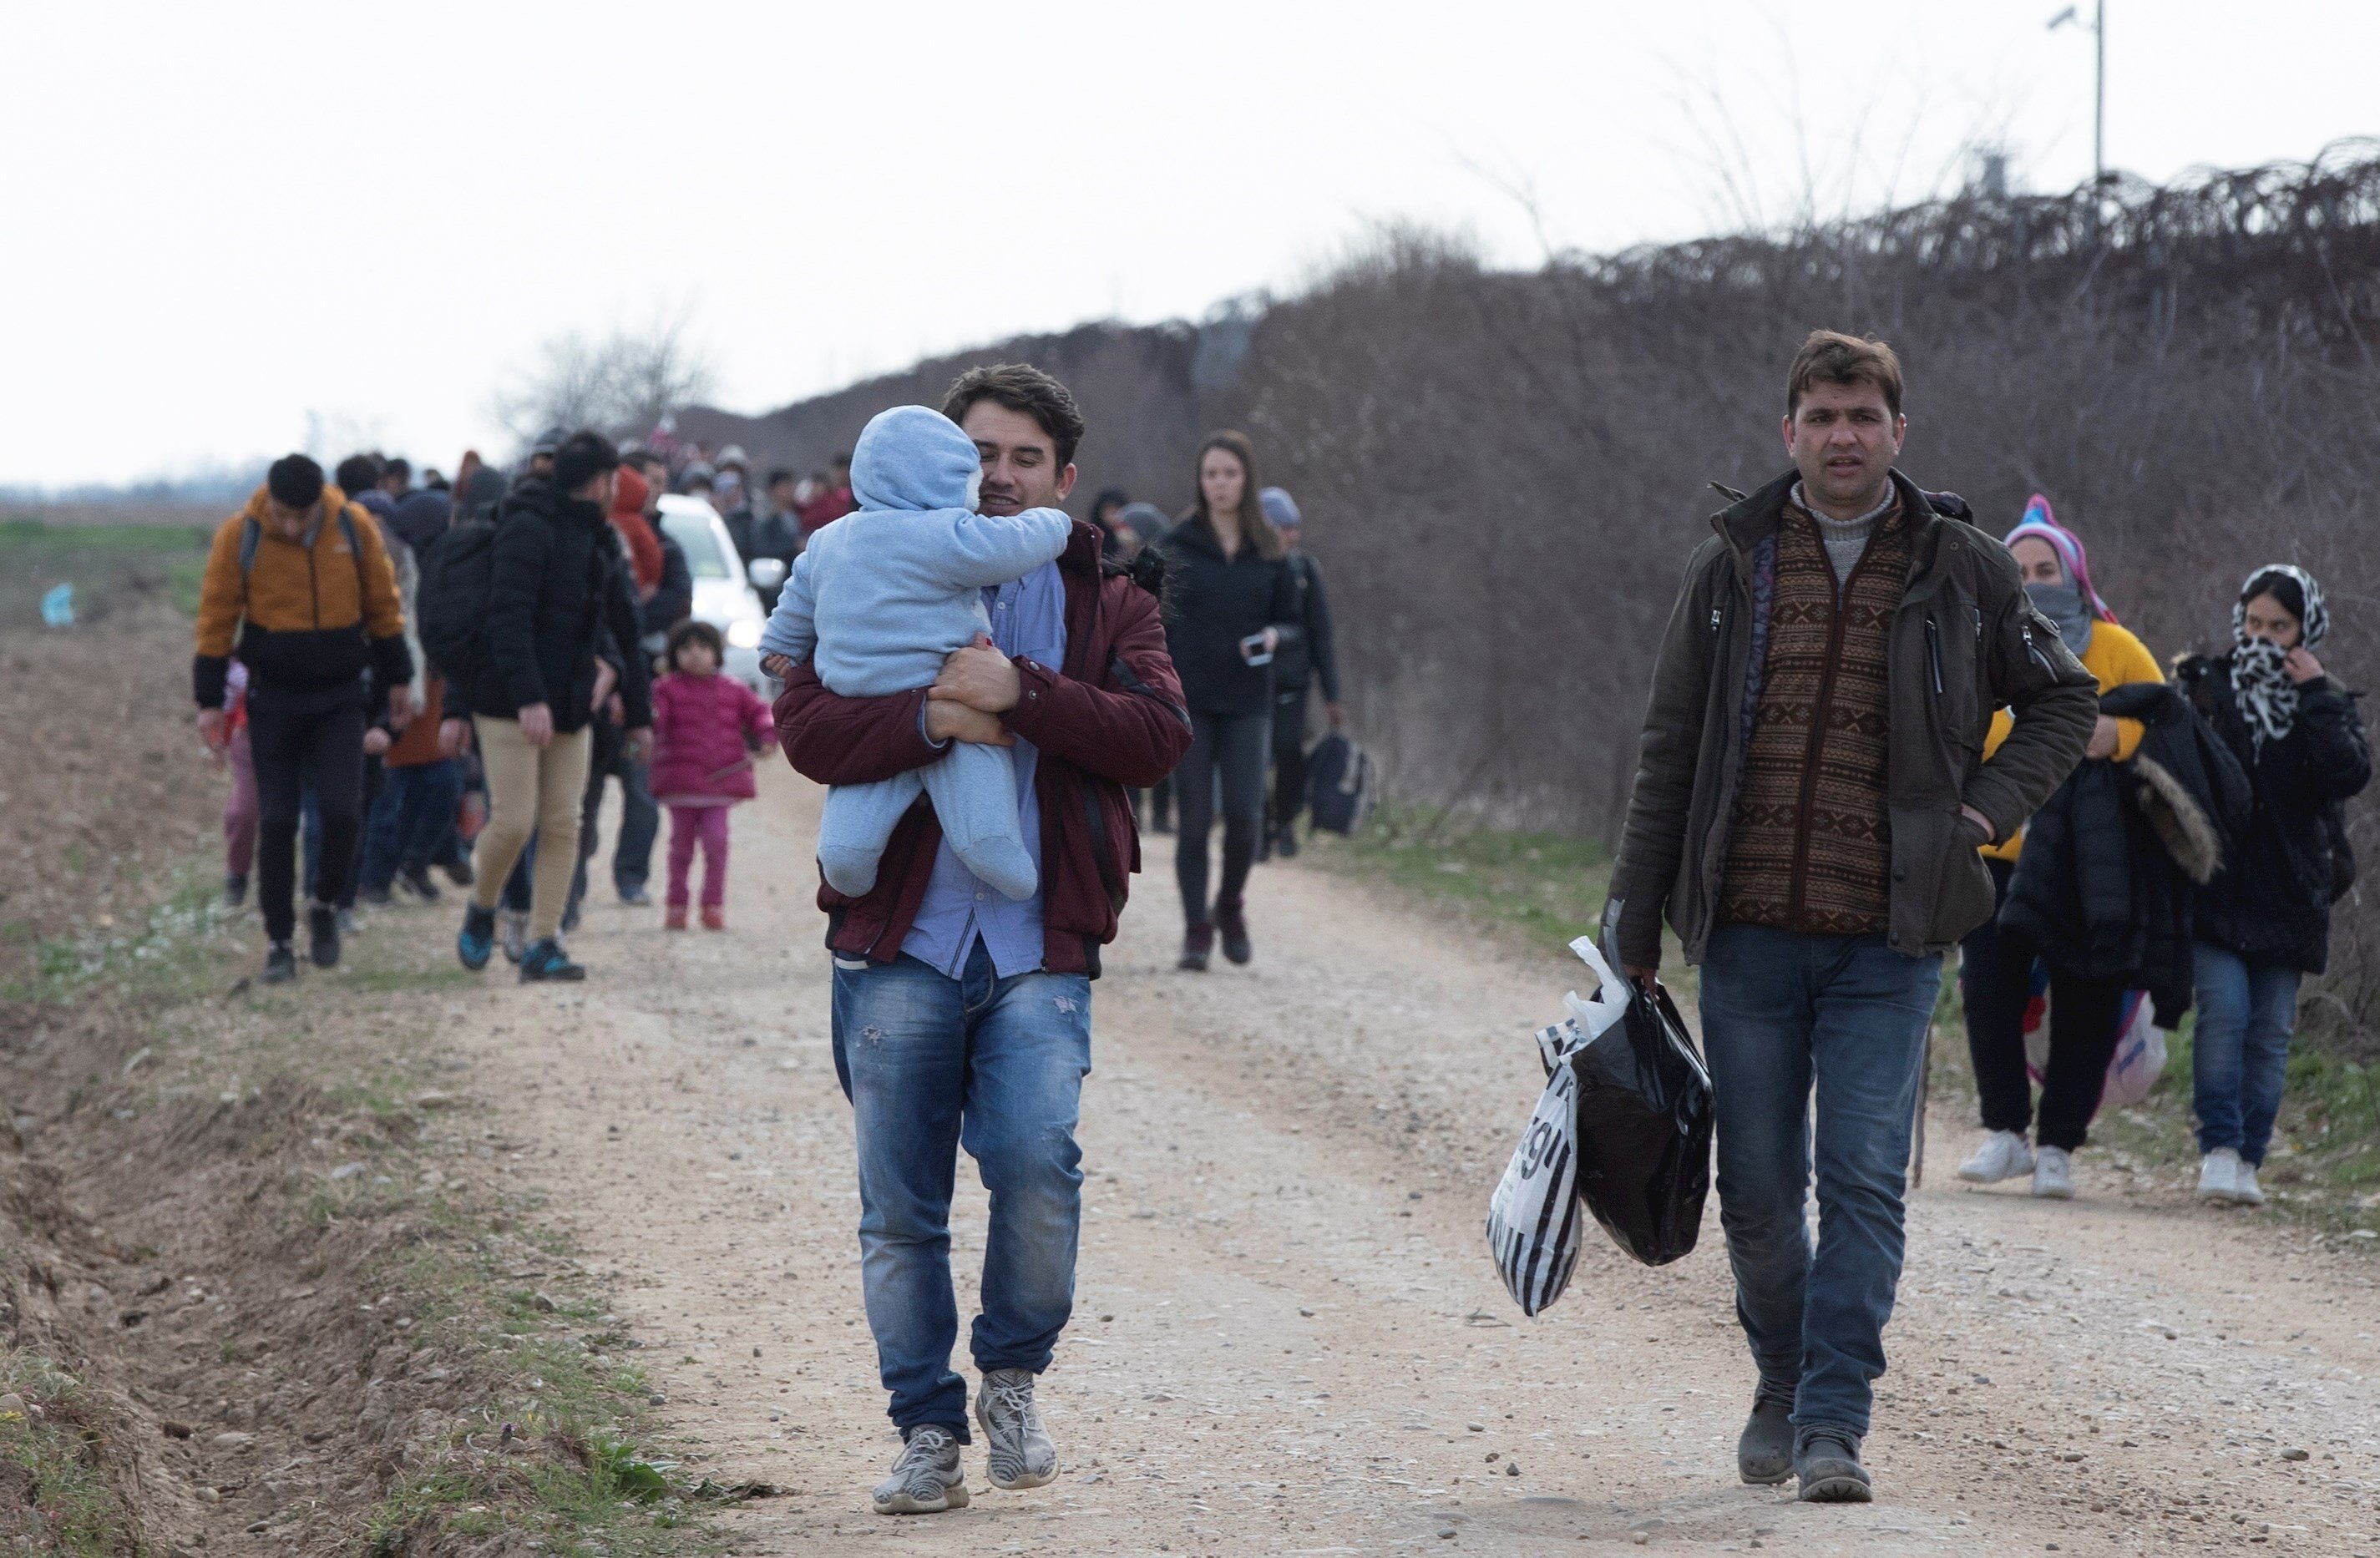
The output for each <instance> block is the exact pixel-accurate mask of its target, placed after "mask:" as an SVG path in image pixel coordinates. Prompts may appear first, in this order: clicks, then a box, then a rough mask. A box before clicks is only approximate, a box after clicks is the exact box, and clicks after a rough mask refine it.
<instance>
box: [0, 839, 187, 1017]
mask: <svg viewBox="0 0 2380 1558" xmlns="http://www.w3.org/2000/svg"><path fill="white" fill-rule="evenodd" d="M211 869H212V867H211V863H210V862H209V861H208V860H194V861H191V862H188V863H187V864H184V865H183V866H181V867H180V868H179V869H178V870H176V871H175V872H173V873H172V874H171V875H170V876H169V877H168V878H167V880H168V883H169V884H170V885H169V888H168V891H167V893H166V895H165V897H164V900H163V901H161V902H159V903H157V904H156V905H155V906H154V907H152V909H151V910H150V911H149V912H148V913H147V914H146V915H145V916H143V917H141V918H140V920H139V921H138V922H137V923H135V924H113V925H99V926H94V927H92V928H91V930H89V931H87V932H86V933H85V934H84V935H82V936H79V937H76V938H74V939H71V940H68V939H63V938H61V939H52V940H46V941H42V942H41V943H39V944H38V945H37V946H36V948H34V954H33V961H32V966H31V968H30V970H29V971H28V975H29V977H27V978H25V979H23V980H20V981H19V982H18V983H16V984H11V985H9V986H8V987H7V988H6V991H5V992H0V993H5V994H6V996H9V997H11V998H13V999H18V1000H33V1001H42V1002H45V1003H51V1004H57V1003H64V1002H71V1001H78V1000H80V999H83V998H84V997H85V996H88V995H89V994H91V991H92V989H93V988H94V987H95V986H101V985H103V986H104V987H106V988H107V989H108V990H109V991H110V992H111V993H113V994H115V995H119V996H135V997H149V998H162V999H165V1000H172V999H176V998H192V997H196V996H201V995H205V994H210V993H214V992H216V991H218V990H219V989H220V986H221V980H222V975H223V971H224V967H225V963H224V952H223V949H222V947H221V945H220V944H219V942H218V940H217V937H216V936H215V932H216V929H217V927H218V926H220V925H221V924H223V922H224V920H225V918H226V917H227V913H226V912H225V909H224V908H223V905H222V896H221V888H219V887H217V886H216V879H215V878H214V877H213V876H212V875H211V874H210V873H211ZM9 939H16V938H15V937H13V936H11V937H9Z"/></svg>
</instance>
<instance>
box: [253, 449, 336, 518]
mask: <svg viewBox="0 0 2380 1558" xmlns="http://www.w3.org/2000/svg"><path fill="white" fill-rule="evenodd" d="M264 489H265V490H266V491H268V492H270V493H272V494H273V501H275V502H278V503H285V504H287V505H288V506H289V507H291V508H293V509H310V508H312V507H313V506H314V504H315V501H317V500H318V499H320V498H321V497H322V466H320V465H316V464H314V462H313V461H312V460H310V459H309V458H307V457H306V456H305V455H303V454H284V455H283V456H282V457H281V458H280V459H278V460H275V461H273V468H272V469H270V470H268V471H266V472H265V473H264Z"/></svg>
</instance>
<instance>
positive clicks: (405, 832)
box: [358, 757, 463, 892]
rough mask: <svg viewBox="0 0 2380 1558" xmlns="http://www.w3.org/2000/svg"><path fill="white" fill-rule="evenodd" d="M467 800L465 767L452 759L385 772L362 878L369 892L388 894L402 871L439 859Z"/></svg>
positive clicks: (368, 828) (368, 835) (366, 832)
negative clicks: (458, 809)
mask: <svg viewBox="0 0 2380 1558" xmlns="http://www.w3.org/2000/svg"><path fill="white" fill-rule="evenodd" d="M462 800H463V766H462V765H461V764H460V763H457V762H455V760H454V759H453V758H451V757H442V758H440V759H439V760H438V761H437V762H435V763H423V764H419V765H417V766H415V767H405V768H383V770H382V774H381V790H380V796H379V798H378V799H377V800H375V801H373V802H372V809H371V816H370V820H368V821H367V822H366V823H365V825H364V864H363V869H362V871H361V872H359V873H358V879H359V881H360V884H361V886H362V887H363V888H364V889H365V890H366V891H368V892H385V891H387V890H388V885H389V883H391V882H393V881H395V879H396V874H397V871H398V870H399V868H401V867H405V866H413V865H428V864H431V862H432V861H433V860H435V859H436V858H437V850H438V847H439V843H440V841H441V840H442V839H443V838H444V837H445V834H446V830H447V829H448V828H451V827H454V826H455V807H456V806H457V805H459V804H460V803H462Z"/></svg>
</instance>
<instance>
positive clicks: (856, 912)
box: [776, 520, 1190, 978]
mask: <svg viewBox="0 0 2380 1558" xmlns="http://www.w3.org/2000/svg"><path fill="white" fill-rule="evenodd" d="M1100 546H1101V537H1100V534H1099V530H1098V528H1097V527H1095V526H1093V525H1085V524H1083V523H1082V522H1081V521H1079V520H1078V521H1076V522H1075V535H1074V539H1073V540H1072V541H1070V542H1069V543H1068V544H1067V547H1066V551H1065V554H1064V555H1063V556H1062V557H1060V558H1059V560H1058V570H1059V574H1060V575H1061V577H1062V579H1063V580H1064V582H1065V589H1066V664H1065V669H1064V671H1063V673H1062V674H1053V673H1051V672H1050V671H1049V670H1045V669H1044V668H1042V667H1041V666H1038V665H1036V664H1034V663H1032V662H1031V661H1029V660H1019V661H1017V662H1016V669H1017V671H1018V674H1019V675H1020V676H1021V677H1022V678H1023V680H1024V693H1023V695H1022V696H1021V697H1020V698H1019V700H1018V702H1017V705H1016V707H1014V708H1013V709H1011V710H1009V711H1008V713H1007V714H1006V715H1005V716H1004V717H1003V719H1005V721H1006V723H1007V726H1008V728H1009V729H1010V730H1012V731H1015V732H1016V734H1017V735H1019V736H1021V737H1023V738H1024V739H1025V740H1026V741H1029V742H1031V743H1033V744H1034V745H1035V746H1036V747H1038V749H1039V750H1040V754H1041V760H1040V762H1039V764H1038V767H1037V768H1036V770H1035V773H1034V781H1033V788H1034V792H1035V795H1036V797H1037V799H1038V801H1039V802H1040V805H1041V889H1042V925H1043V937H1044V940H1043V948H1044V950H1043V955H1042V965H1041V966H1042V967H1043V968H1045V969H1047V970H1049V971H1050V972H1052V973H1086V974H1088V975H1090V976H1091V977H1093V978H1097V977H1098V976H1099V948H1101V947H1103V946H1105V945H1106V944H1107V943H1108V942H1110V941H1111V940H1113V939H1114V938H1115V933H1116V918H1117V916H1118V915H1119V914H1120V913H1121V912H1123V903H1124V893H1125V884H1126V878H1127V876H1129V874H1130V873H1132V872H1135V871H1137V870H1139V869H1140V835H1139V832H1138V830H1137V829H1136V828H1135V827H1134V826H1133V820H1132V804H1131V802H1130V800H1129V798H1128V797H1126V795H1125V794H1124V789H1125V787H1126V786H1134V787H1146V786H1148V785H1152V784H1155V783H1156V782H1157V781H1158V780H1159V779H1163V778H1164V777H1165V776H1166V775H1167V774H1169V773H1171V772H1172V771H1173V767H1174V765H1175V764H1177V763H1179V762H1181V761H1182V755H1183V754H1184V752H1186V751H1187V750H1189V746H1190V719H1189V716H1188V715H1187V714H1186V713H1184V707H1183V702H1182V683H1181V682H1180V680H1179V679H1178V678H1177V677H1176V676H1175V675H1174V674H1173V661H1172V658H1170V657H1169V656H1168V655H1167V654H1166V652H1165V629H1164V627H1163V625H1162V624H1161V623H1160V621H1159V620H1158V605H1157V599H1156V598H1155V597H1154V596H1151V595H1150V594H1149V593H1148V592H1147V591H1146V590H1144V589H1142V588H1141V587H1140V586H1138V585H1136V584H1135V583H1133V582H1132V581H1131V580H1130V579H1127V578H1124V577H1122V576H1120V575H1116V574H1106V573H1104V572H1103V571H1102V570H1101V569H1100V566H1099V551H1100ZM925 702H926V694H925V692H924V690H923V689H922V688H921V689H919V690H918V691H917V692H913V693H896V694H892V695H891V696H888V697H880V698H844V697H838V696H836V695H835V694H833V693H831V692H829V691H828V690H827V689H826V687H825V685H824V684H823V683H822V682H820V681H819V679H818V678H817V677H816V676H815V675H814V674H812V672H811V670H810V668H809V667H808V666H807V665H805V666H800V667H796V668H795V670H794V673H793V676H792V678H791V679H790V680H789V681H788V682H786V684H785V690H784V691H783V693H782V694H779V695H778V697H777V704H776V719H777V740H778V743H779V744H780V745H782V746H783V748H784V752H785V757H786V760H787V761H789V762H790V763H792V764H793V766H794V767H795V770H796V771H797V772H799V773H801V774H803V775H805V776H807V778H809V779H815V780H817V781H818V782H819V783H820V784H869V783H873V782H874V781H876V780H878V779H890V778H892V776H893V775H894V774H897V773H902V772H905V771H906V770H908V769H910V768H916V767H923V766H924V765H926V764H928V763H931V762H933V761H934V760H935V759H937V758H938V757H940V756H941V751H940V750H938V749H937V748H935V747H934V746H932V745H931V744H929V743H928V742H927V740H926V738H925V735H924V733H923V731H922V730H921V729H920V719H919V717H920V715H921V713H922V712H923V710H924V707H925ZM941 838H942V830H941V823H940V822H939V821H937V820H936V819H935V816H934V809H933V807H932V805H931V804H930V803H928V802H926V801H924V800H923V799H920V800H919V801H918V803H917V805H915V806H913V807H912V808H910V811H909V814H908V815H906V816H905V817H903V818H902V819H901V823H900V826H899V827H895V828H894V829H893V831H892V841H891V842H890V843H889V844H888V845H887V846H886V847H885V851H884V859H883V862H882V864H881V865H880V868H879V869H878V872H877V876H876V886H875V887H874V888H872V889H870V890H869V891H868V894H867V895H866V896H865V897H862V898H846V897H845V896H844V895H843V894H841V893H839V892H836V891H835V890H834V889H833V888H831V887H828V886H827V885H826V883H825V882H824V880H823V879H821V880H820V884H819V907H820V908H821V909H823V910H825V911H826V913H827V945H828V946H829V947H831V948H833V949H834V950H835V951H837V952H840V953H842V954H843V955H844V956H845V957H852V958H868V959H872V960H875V961H877V962H880V963H889V962H891V961H892V960H893V959H895V958H897V957H899V956H900V954H901V943H902V941H903V940H904V939H905V937H906V936H908V934H909V926H910V924H911V923H912V922H913V921H915V920H916V919H917V906H918V905H919V903H921V902H922V901H923V900H924V899H925V896H926V884H927V881H928V879H929V877H930V876H932V874H933V869H934V855H935V851H937V850H938V849H939V848H940V846H941Z"/></svg>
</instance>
